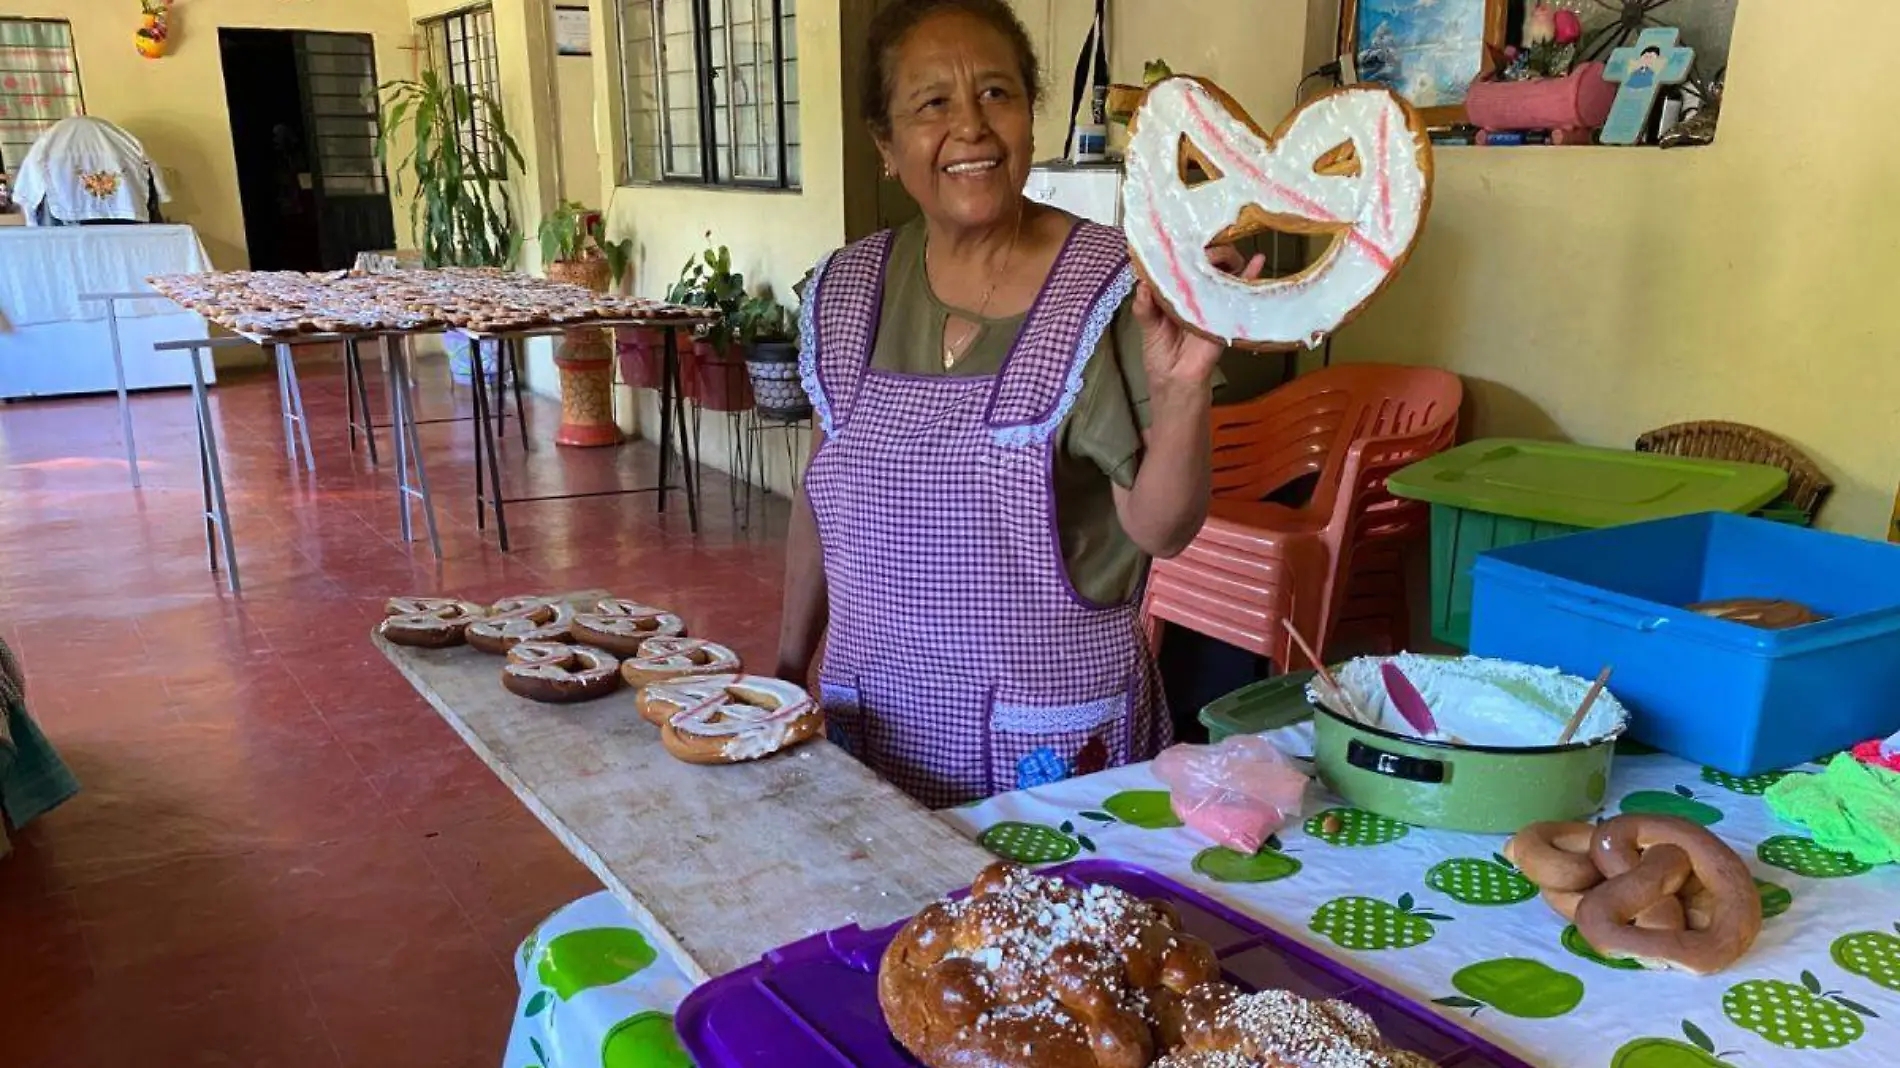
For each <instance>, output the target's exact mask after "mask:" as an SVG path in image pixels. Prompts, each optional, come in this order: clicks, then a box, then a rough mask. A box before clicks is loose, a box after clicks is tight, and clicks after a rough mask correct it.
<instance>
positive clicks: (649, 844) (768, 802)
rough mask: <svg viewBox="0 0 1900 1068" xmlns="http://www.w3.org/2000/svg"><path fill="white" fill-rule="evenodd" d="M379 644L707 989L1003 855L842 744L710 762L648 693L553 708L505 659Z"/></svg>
mask: <svg viewBox="0 0 1900 1068" xmlns="http://www.w3.org/2000/svg"><path fill="white" fill-rule="evenodd" d="M587 596H594V597H598V596H604V594H594V595H587ZM575 599H576V600H579V599H582V595H576V598H575ZM373 640H374V641H375V643H376V647H377V648H378V649H380V650H382V652H383V654H384V655H385V656H387V657H388V658H389V660H390V662H391V663H393V664H394V665H395V666H396V668H397V670H399V671H401V672H402V673H403V675H404V676H405V677H406V678H408V680H409V681H410V682H411V683H413V684H414V685H415V687H416V689H417V690H418V691H419V692H420V693H421V694H422V696H423V697H425V698H427V699H428V701H429V703H430V704H431V705H433V706H435V709H436V711H437V712H439V713H441V714H442V718H443V719H445V720H447V721H448V723H449V726H451V727H453V728H455V731H456V733H458V734H460V735H461V736H462V738H463V740H464V741H466V742H467V743H468V744H469V747H470V748H472V749H473V750H474V751H475V753H476V754H477V755H478V756H480V757H481V759H482V760H483V761H484V762H486V763H487V764H488V766H489V767H490V768H492V769H494V772H495V774H496V775H497V776H499V777H500V778H501V780H502V782H504V783H507V784H508V788H509V789H511V790H513V791H514V793H515V796H517V797H519V798H520V799H521V801H522V803H523V804H525V805H527V806H528V809H529V810H530V811H532V812H533V813H534V814H535V816H537V817H539V818H540V820H541V822H542V823H545V824H546V825H547V826H548V829H549V830H551V831H553V832H554V834H555V837H557V838H559V839H560V840H561V842H562V843H563V844H565V845H566V846H567V848H568V849H569V850H570V851H571V852H573V854H574V855H575V856H576V857H578V858H580V860H581V862H582V863H583V864H586V865H587V867H588V868H590V869H591V870H592V871H593V872H594V874H595V875H596V876H598V877H599V878H600V880H601V882H602V883H604V884H605V885H606V886H607V888H608V889H609V890H611V891H612V892H613V893H614V895H615V896H616V897H618V898H619V899H620V900H621V901H622V902H623V903H624V904H625V905H626V906H627V907H628V908H629V909H631V910H632V912H633V915H634V917H635V918H636V919H637V920H639V921H640V922H641V923H642V924H643V925H645V926H646V927H647V928H648V929H649V930H650V931H652V932H653V933H654V934H655V935H657V936H658V937H660V938H661V939H662V940H663V941H669V942H670V944H669V945H667V946H666V947H665V948H667V949H669V950H670V951H671V952H673V953H674V955H675V956H676V957H677V958H678V960H679V963H680V965H681V967H683V968H684V969H685V970H686V971H687V972H688V973H689V974H691V975H693V976H694V977H695V978H698V979H700V980H702V981H703V980H705V979H708V978H711V977H712V976H715V975H720V974H723V973H725V972H728V971H731V970H733V969H735V968H738V967H741V966H743V965H746V964H750V963H752V962H753V961H755V960H757V959H758V958H759V957H760V956H761V955H763V954H764V953H765V952H766V951H768V950H771V949H774V948H777V947H778V946H781V945H784V944H786V943H788V942H793V941H796V940H798V939H801V938H804V937H806V936H808V935H811V934H815V933H817V932H820V931H828V930H832V929H834V928H837V927H842V926H845V925H847V924H853V923H856V924H861V925H863V926H866V927H871V926H876V925H880V924H884V923H889V922H891V921H894V920H898V919H902V918H904V917H906V916H909V915H911V914H912V913H914V912H916V911H917V910H918V909H920V908H922V907H923V906H924V905H927V904H929V903H930V902H931V901H934V900H936V899H937V898H938V897H940V896H942V895H943V894H944V893H945V892H947V891H949V890H951V889H954V888H956V887H961V886H968V885H969V883H970V880H971V879H972V878H974V877H975V875H976V873H977V872H978V871H979V870H981V869H982V867H983V866H984V865H985V864H986V863H988V862H989V861H990V860H991V859H992V858H991V857H990V856H989V854H987V853H985V852H984V851H983V850H982V849H980V848H978V847H977V846H976V845H975V844H974V843H972V842H971V841H970V840H969V839H968V838H965V837H964V836H963V835H961V834H959V833H958V832H957V831H955V830H953V829H952V828H951V827H950V826H949V825H948V824H945V823H943V822H942V821H940V820H938V819H937V818H936V817H935V816H933V815H931V814H930V812H929V811H928V810H926V809H925V808H924V807H923V806H921V805H919V804H917V803H916V802H915V801H913V800H911V799H910V798H909V797H907V796H905V795H904V794H902V793H900V792H898V790H896V789H895V788H894V787H892V786H890V785H889V784H887V783H885V782H884V781H882V780H881V779H879V778H877V777H876V776H875V775H873V774H872V773H871V772H870V771H869V770H867V769H866V768H865V767H864V766H863V765H861V764H859V763H858V762H857V761H855V760H853V759H851V757H849V756H847V755H846V754H845V753H844V751H843V750H840V749H838V748H836V747H834V746H832V745H830V744H828V743H825V742H822V741H821V742H814V743H811V744H808V745H805V746H803V747H801V748H799V749H796V750H793V751H792V752H789V753H782V754H779V755H778V756H776V757H773V758H771V759H769V760H764V761H760V762H757V763H754V764H738V765H731V766H721V767H696V766H693V765H689V764H684V763H681V762H680V761H678V760H675V759H674V758H673V757H672V756H670V755H668V754H667V752H666V750H665V749H664V748H662V747H661V745H660V735H659V731H658V729H656V728H654V727H653V726H651V725H650V724H648V723H647V722H646V721H645V720H643V719H641V718H640V715H639V713H638V712H637V711H636V709H635V706H634V696H633V693H632V691H629V690H622V691H620V692H619V693H616V694H615V695H614V696H612V697H609V698H605V699H602V700H599V701H594V702H590V703H587V704H583V705H574V706H566V707H562V706H555V705H540V704H536V703H534V702H532V701H526V700H523V699H521V698H519V697H516V696H514V695H513V694H511V693H509V692H508V691H507V690H504V689H503V688H502V685H501V661H500V660H499V659H497V658H495V657H492V656H487V655H484V654H482V653H480V652H477V651H475V650H473V649H468V648H456V649H443V650H424V649H408V648H403V647H401V646H395V645H391V644H389V643H388V642H386V641H384V640H383V639H382V638H381V637H380V636H375V637H374V639H373Z"/></svg>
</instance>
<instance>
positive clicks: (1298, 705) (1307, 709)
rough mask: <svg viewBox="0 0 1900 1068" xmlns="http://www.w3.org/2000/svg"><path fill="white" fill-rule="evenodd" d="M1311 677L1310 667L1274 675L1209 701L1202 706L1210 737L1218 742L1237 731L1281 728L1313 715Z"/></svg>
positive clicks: (1245, 731)
mask: <svg viewBox="0 0 1900 1068" xmlns="http://www.w3.org/2000/svg"><path fill="white" fill-rule="evenodd" d="M1312 677H1313V673H1312V672H1311V671H1295V672H1291V673H1289V674H1286V675H1275V676H1274V677H1272V678H1270V679H1262V680H1261V681H1259V682H1254V683H1249V684H1247V685H1246V686H1242V687H1241V688H1240V689H1238V690H1235V691H1234V692H1233V693H1230V694H1228V695H1227V696H1225V697H1218V698H1215V699H1214V700H1212V701H1210V702H1208V703H1207V706H1206V707H1205V708H1203V709H1201V724H1202V726H1205V727H1206V728H1207V734H1208V739H1209V740H1210V741H1215V742H1218V741H1222V740H1224V739H1226V738H1229V737H1231V736H1233V735H1236V734H1259V733H1261V732H1262V731H1270V730H1278V729H1279V728H1281V727H1286V726H1290V725H1292V724H1294V723H1298V722H1299V721H1301V720H1303V719H1305V718H1307V717H1308V716H1311V715H1312V714H1313V706H1312V705H1309V704H1307V703H1306V684H1307V682H1308V681H1309V680H1310V679H1312Z"/></svg>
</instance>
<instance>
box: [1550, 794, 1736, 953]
mask: <svg viewBox="0 0 1900 1068" xmlns="http://www.w3.org/2000/svg"><path fill="white" fill-rule="evenodd" d="M1591 855H1592V856H1593V857H1594V858H1595V859H1596V862H1597V867H1598V868H1599V869H1600V870H1601V871H1602V872H1603V874H1604V877H1605V882H1604V883H1603V885H1601V886H1599V887H1596V888H1595V889H1592V890H1590V891H1589V892H1588V893H1586V894H1584V895H1583V901H1582V902H1581V903H1580V904H1579V905H1578V906H1577V933H1579V934H1581V935H1583V937H1584V938H1585V939H1586V940H1587V941H1588V942H1589V943H1590V945H1591V947H1592V948H1594V949H1595V950H1596V951H1597V952H1598V953H1601V954H1603V955H1604V956H1607V957H1620V958H1624V959H1628V960H1635V961H1638V962H1640V963H1642V964H1645V965H1648V966H1651V967H1660V968H1673V969H1676V970H1678V971H1685V972H1692V973H1694V974H1696V975H1713V974H1715V973H1716V972H1719V971H1722V970H1723V969H1725V968H1727V967H1729V966H1730V965H1732V964H1734V963H1735V962H1736V961H1738V960H1740V959H1742V955H1743V954H1745V953H1747V952H1748V951H1749V949H1750V948H1751V947H1753V946H1754V944H1755V939H1756V937H1757V936H1758V935H1760V934H1761V923H1762V920H1761V892H1760V891H1759V890H1757V889H1756V887H1755V877H1754V875H1753V874H1751V873H1750V872H1749V870H1748V865H1747V864H1745V863H1743V861H1742V858H1741V857H1739V856H1737V855H1736V853H1735V851H1734V850H1733V849H1730V848H1729V847H1728V844H1727V843H1726V842H1723V841H1722V840H1721V839H1720V838H1717V837H1716V836H1715V835H1714V834H1712V833H1710V832H1709V831H1708V830H1707V829H1706V828H1704V827H1702V826H1701V825H1700V824H1697V823H1692V822H1690V821H1689V820H1685V819H1681V818H1679V817H1676V816H1651V815H1630V816H1618V817H1616V818H1615V819H1613V820H1610V821H1608V822H1606V823H1604V824H1603V825H1602V826H1600V827H1599V828H1598V829H1597V837H1596V845H1595V848H1594V849H1593V850H1592V851H1591ZM1692 881H1693V886H1691V882H1692ZM1685 888H1689V889H1690V894H1689V902H1688V903H1687V904H1684V903H1683V901H1682V898H1681V897H1679V896H1678V895H1681V894H1683V892H1684V890H1685ZM1671 903H1673V904H1674V905H1675V908H1674V910H1673V912H1674V915H1676V916H1677V917H1679V919H1678V920H1676V922H1674V923H1673V925H1661V926H1658V925H1653V924H1651V925H1645V924H1643V923H1642V922H1641V919H1640V918H1641V917H1642V916H1643V914H1644V913H1645V911H1646V910H1649V909H1651V908H1654V907H1656V906H1658V905H1661V906H1662V907H1663V908H1665V909H1668V908H1669V906H1670V904H1671ZM1692 913H1693V914H1695V915H1694V916H1693V919H1699V920H1701V921H1703V923H1702V926H1701V927H1699V928H1698V927H1696V926H1695V925H1694V923H1693V922H1692V917H1691V914H1692ZM1645 926H1656V927H1657V929H1652V930H1645V929H1644V927H1645Z"/></svg>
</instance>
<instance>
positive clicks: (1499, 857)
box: [1491, 853, 1517, 871]
mask: <svg viewBox="0 0 1900 1068" xmlns="http://www.w3.org/2000/svg"><path fill="white" fill-rule="evenodd" d="M1491 859H1492V860H1495V861H1497V862H1498V863H1499V864H1502V865H1503V866H1504V870H1505V871H1516V870H1517V865H1515V864H1513V863H1511V861H1510V859H1509V858H1507V857H1506V856H1505V855H1504V854H1502V853H1493V854H1491Z"/></svg>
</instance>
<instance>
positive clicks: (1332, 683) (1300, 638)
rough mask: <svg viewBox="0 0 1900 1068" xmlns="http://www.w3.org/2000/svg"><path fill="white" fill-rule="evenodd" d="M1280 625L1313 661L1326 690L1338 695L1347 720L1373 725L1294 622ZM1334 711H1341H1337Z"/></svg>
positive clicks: (1283, 620) (1288, 620) (1283, 621)
mask: <svg viewBox="0 0 1900 1068" xmlns="http://www.w3.org/2000/svg"><path fill="white" fill-rule="evenodd" d="M1280 625H1281V626H1283V627H1285V628H1286V632H1287V634H1288V635H1289V636H1290V637H1292V639H1293V644H1295V645H1297V646H1299V647H1300V652H1302V653H1304V654H1306V659H1308V660H1310V661H1312V663H1313V670H1314V671H1315V672H1316V673H1318V675H1319V677H1320V681H1321V682H1324V683H1325V684H1326V689H1328V690H1331V691H1332V692H1333V693H1334V694H1335V695H1337V700H1338V701H1339V703H1340V704H1341V705H1343V706H1344V712H1345V716H1346V718H1347V719H1354V720H1358V721H1359V722H1361V723H1365V724H1368V725H1369V724H1371V723H1372V720H1371V719H1370V718H1369V717H1367V716H1366V714H1365V713H1363V712H1361V711H1360V710H1359V706H1358V704H1357V703H1355V702H1354V701H1353V699H1352V695H1351V694H1349V693H1347V692H1346V688H1345V687H1344V686H1341V685H1340V684H1339V680H1338V679H1336V678H1334V677H1333V673H1332V672H1331V671H1328V670H1327V669H1326V662H1325V661H1323V660H1321V659H1320V658H1319V654H1318V653H1316V652H1314V651H1313V647H1312V646H1311V645H1308V644H1307V643H1306V636H1305V635H1303V634H1301V633H1300V628H1298V627H1296V626H1294V625H1293V621H1292V620H1290V619H1282V620H1280ZM1334 711H1339V710H1338V709H1335V710H1334Z"/></svg>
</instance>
